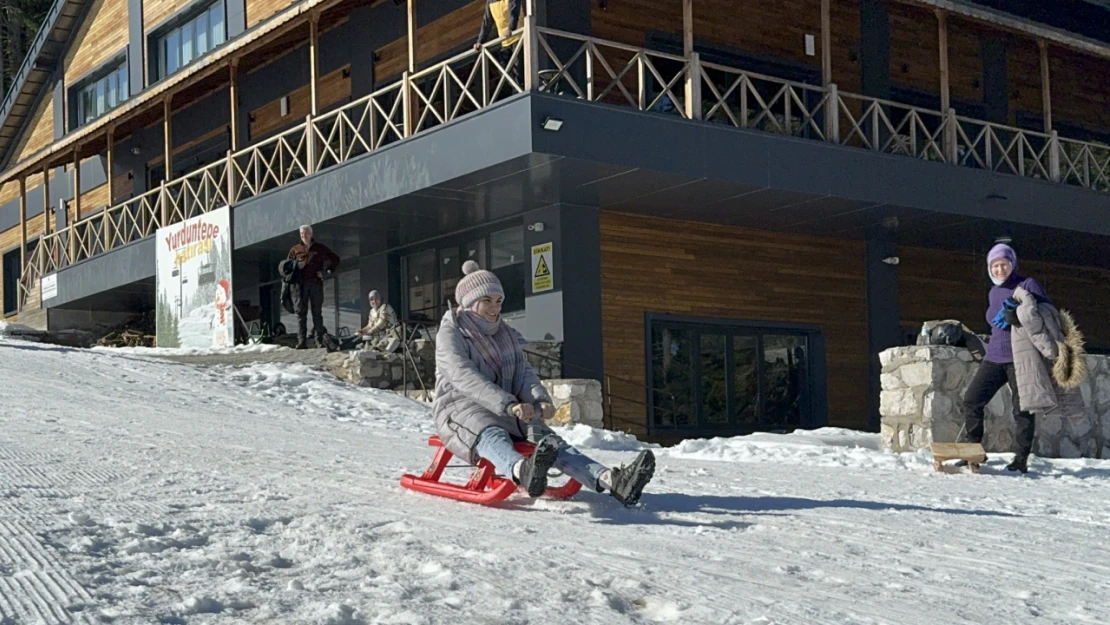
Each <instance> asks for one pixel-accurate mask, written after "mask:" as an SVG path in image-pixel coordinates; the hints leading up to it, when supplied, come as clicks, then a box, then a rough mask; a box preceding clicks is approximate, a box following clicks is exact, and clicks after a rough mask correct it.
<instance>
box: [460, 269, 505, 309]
mask: <svg viewBox="0 0 1110 625" xmlns="http://www.w3.org/2000/svg"><path fill="white" fill-rule="evenodd" d="M462 270H463V273H464V274H466V275H465V276H463V279H462V280H459V284H458V285H457V286H455V300H456V301H458V302H459V305H460V306H462V307H463V308H464V309H466V310H470V309H471V308H472V307H473V306H474V304H476V303H477V302H478V300H480V299H482V298H483V297H485V296H487V295H500V296H501V297H502V298H504V297H505V289H504V288H502V287H501V281H500V280H498V279H497V276H496V275H494V273H493V272H492V271H486V270H485V269H481V268H480V267H478V263H476V262H474V261H472V260H468V261H466V262H465V263H463V266H462Z"/></svg>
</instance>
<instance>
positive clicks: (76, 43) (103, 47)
mask: <svg viewBox="0 0 1110 625" xmlns="http://www.w3.org/2000/svg"><path fill="white" fill-rule="evenodd" d="M181 4H182V5H184V4H185V3H184V2H182V3H181ZM148 23H149V22H148ZM127 42H128V29H127V0H95V1H94V2H93V5H92V8H91V9H89V13H88V16H87V17H86V18H85V20H84V22H83V23H82V24H81V27H80V28H79V29H78V30H77V35H76V36H75V37H74V40H73V44H72V45H71V46H70V48H69V51H68V52H67V53H66V57H65V65H64V67H65V77H66V78H65V82H66V85H67V86H68V85H69V84H70V83H72V82H73V81H74V80H77V79H78V78H81V77H82V76H84V75H85V74H86V73H87V72H89V71H90V70H92V69H94V68H96V67H97V66H98V65H100V64H101V63H103V62H105V61H107V60H108V59H109V58H111V56H112V55H114V54H118V53H119V52H121V51H122V50H123V49H124V48H125V47H126V46H127ZM51 139H53V137H51Z"/></svg>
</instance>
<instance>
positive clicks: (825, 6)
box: [821, 0, 833, 87]
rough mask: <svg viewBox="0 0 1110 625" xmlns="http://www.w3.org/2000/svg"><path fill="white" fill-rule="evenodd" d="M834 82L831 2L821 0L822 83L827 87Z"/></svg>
mask: <svg viewBox="0 0 1110 625" xmlns="http://www.w3.org/2000/svg"><path fill="white" fill-rule="evenodd" d="M832 81H833V77H832V14H831V10H830V9H829V0H821V82H822V84H823V85H825V86H826V87H827V86H829V83H831V82H832Z"/></svg>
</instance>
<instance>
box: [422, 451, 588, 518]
mask: <svg viewBox="0 0 1110 625" xmlns="http://www.w3.org/2000/svg"><path fill="white" fill-rule="evenodd" d="M428 445H430V446H432V447H436V448H437V449H436V455H435V457H434V458H432V463H431V464H430V465H428V468H427V470H425V471H424V474H423V475H421V476H419V477H417V476H415V475H411V474H408V473H406V474H405V475H402V476H401V486H404V487H405V488H407V489H409V490H415V491H419V492H422V493H427V494H429V495H437V496H439V497H448V498H450V499H458V500H459V501H466V502H469V503H478V504H493V503H497V502H499V501H504V500H505V499H508V498H509V496H510V495H512V494H513V492H515V491H516V489H517V488H518V486H517V485H516V484H514V483H513V481H512V480H511V479H505V478H502V477H497V476H496V475H494V468H493V464H491V463H490V462H489V461H488V460H485V459H482V461H481V462H480V463H479V464H478V466H477V467H475V468H474V472H473V473H471V474H470V481H469V482H467V483H466V484H465V485H460V484H452V483H450V482H443V481H441V480H440V478H441V477H442V476H443V470H444V469H446V468H447V463H448V462H450V461H451V458H452V457H454V454H452V453H451V452H450V451H448V450H447V448H446V447H444V446H443V443H442V442H441V441H440V440H439V437H438V436H432V437H430V438H428ZM515 447H516V451H517V453H519V454H521V455H524V456H528V455H531V453H532V451H533V450H534V449H535V448H536V446H535V445H533V444H532V443H528V442H524V441H519V442H517V443H516V444H515ZM581 488H582V485H581V484H580V483H578V482H577V481H575V480H573V479H572V480H570V481H568V482H567V483H566V484H563V485H562V486H548V487H547V490H546V491H544V497H551V498H552V499H566V498H568V497H572V496H573V495H574V494H575V493H577V492H578V491H579V489H581Z"/></svg>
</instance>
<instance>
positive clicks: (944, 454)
mask: <svg viewBox="0 0 1110 625" xmlns="http://www.w3.org/2000/svg"><path fill="white" fill-rule="evenodd" d="M932 449H933V469H935V470H937V471H941V470H943V468H942V467H943V465H944V463H945V462H946V461H948V460H964V461H966V462H967V466H968V467H970V468H971V472H972V473H978V472H979V465H980V464H982V463H984V462H986V461H987V452H986V451H985V450H984V449H983V446H982V445H980V444H979V443H933V445H932Z"/></svg>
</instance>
